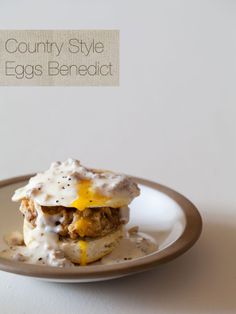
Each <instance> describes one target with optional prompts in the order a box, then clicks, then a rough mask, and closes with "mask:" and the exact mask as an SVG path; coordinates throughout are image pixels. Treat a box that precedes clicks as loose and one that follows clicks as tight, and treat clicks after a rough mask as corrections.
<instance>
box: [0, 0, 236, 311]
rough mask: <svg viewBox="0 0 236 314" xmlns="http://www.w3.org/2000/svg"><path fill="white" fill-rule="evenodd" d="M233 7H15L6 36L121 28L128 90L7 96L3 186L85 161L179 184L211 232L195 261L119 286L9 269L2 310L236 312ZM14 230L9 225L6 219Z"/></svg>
mask: <svg viewBox="0 0 236 314" xmlns="http://www.w3.org/2000/svg"><path fill="white" fill-rule="evenodd" d="M235 21H236V5H235V2H234V1H223V0H222V1H213V0H212V1H210V0H209V1H203V0H200V1H180V0H178V1H174V0H171V1H154V0H153V1H139V2H138V1H123V2H122V1H105V0H103V1H98V2H95V1H71V2H69V1H62V0H59V1H50V2H48V1H46V0H43V1H38V2H32V1H26V0H24V1H21V3H20V4H19V2H18V1H5V2H3V1H2V2H1V3H0V28H5V29H7V28H12V29H20V28H21V29H32V28H36V29H40V28H46V29H50V28H59V29H63V28H68V29H80V28H90V29H92V28H95V29H96V28H117V29H120V31H121V86H120V87H119V88H94V87H91V88H63V87H60V88H59V87H58V88H57V87H55V88H52V87H49V88H46V87H45V88H39V87H35V88H27V87H25V88H7V87H4V88H3V87H2V88H0V140H1V154H0V178H1V179H2V178H7V177H10V176H15V175H19V174H23V173H29V172H32V171H37V170H39V169H45V168H47V167H48V165H49V163H50V162H51V161H52V160H60V159H61V160H62V159H65V158H67V157H68V156H72V157H78V158H80V159H81V160H82V161H83V162H84V163H85V164H87V165H89V166H94V167H99V168H109V169H114V170H120V171H122V172H126V173H130V174H133V175H136V176H140V177H146V178H148V179H152V180H156V181H158V182H161V183H163V184H165V185H168V186H171V187H172V188H174V189H176V190H178V191H179V192H181V193H183V194H184V195H186V196H187V197H188V198H189V199H191V200H192V201H193V202H194V203H195V204H196V205H197V206H198V208H199V210H200V212H201V214H202V217H203V220H204V229H203V234H202V236H201V238H200V240H199V242H198V243H197V244H196V245H195V246H194V247H193V248H192V249H191V250H190V251H189V252H187V253H186V254H184V255H183V256H181V257H179V258H178V259H176V260H175V261H172V262H170V263H168V264H166V265H162V266H160V267H158V268H157V269H156V270H153V271H150V272H146V273H143V274H138V275H134V276H132V277H127V278H121V279H117V280H114V281H107V282H101V283H89V284H55V283H47V282H41V281H38V280H34V279H30V278H24V277H20V276H16V275H13V274H7V273H4V272H0V313H1V314H22V313H26V314H28V313H29V314H31V313H34V314H38V313H43V314H47V313H50V314H51V313H56V314H61V313H71V314H73V313H96V314H103V313H124V314H129V313H136V314H137V313H160V314H162V313H173V314H184V313H186V314H192V313H194V314H195V313H196V314H199V313H204V314H205V313H206V314H209V313H219V314H224V313H236V297H235V291H236V270H235V260H236V251H235V241H236V240H235V239H236V228H235V221H236V210H235V208H236V198H235V175H236V164H235V160H236V145H235V143H236V127H235V122H236V121H235V120H236V118H235V116H236V109H235V108H236V107H235V102H236V92H235V91H236V89H235V85H236V84H235V83H236V69H235V65H236V41H235V38H236V37H235V35H236V34H235V33H236V22H235ZM6 223H7V222H6Z"/></svg>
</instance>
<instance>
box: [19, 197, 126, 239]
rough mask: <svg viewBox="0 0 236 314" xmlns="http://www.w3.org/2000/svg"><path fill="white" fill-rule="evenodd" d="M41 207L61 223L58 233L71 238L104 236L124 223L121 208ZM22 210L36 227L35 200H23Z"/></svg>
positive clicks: (57, 222) (57, 223)
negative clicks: (80, 209) (121, 217)
mask: <svg viewBox="0 0 236 314" xmlns="http://www.w3.org/2000/svg"><path fill="white" fill-rule="evenodd" d="M41 208H42V211H43V213H44V214H45V215H49V216H52V217H53V216H54V217H56V221H55V225H58V226H59V225H60V228H58V229H59V232H58V234H59V235H60V236H61V237H70V238H71V239H78V238H84V237H91V238H96V237H102V236H105V235H107V234H109V233H111V232H113V231H115V230H117V228H118V227H119V226H120V225H121V224H122V222H121V219H120V210H119V208H111V207H101V208H100V207H99V208H92V209H91V208H86V209H85V210H83V211H79V210H77V209H76V208H72V207H63V206H51V207H47V206H41ZM20 211H21V212H22V213H23V214H24V216H25V219H26V220H27V221H28V222H30V223H31V224H32V226H33V227H35V226H36V218H37V211H36V209H35V206H34V202H33V201H32V200H28V199H24V200H22V203H21V207H20Z"/></svg>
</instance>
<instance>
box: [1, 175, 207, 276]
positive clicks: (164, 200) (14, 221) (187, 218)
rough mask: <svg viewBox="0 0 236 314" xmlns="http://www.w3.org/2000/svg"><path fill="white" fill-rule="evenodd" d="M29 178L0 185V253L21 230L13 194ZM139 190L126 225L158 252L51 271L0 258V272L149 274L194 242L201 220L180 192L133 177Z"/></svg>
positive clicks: (48, 268) (52, 274) (43, 274)
mask: <svg viewBox="0 0 236 314" xmlns="http://www.w3.org/2000/svg"><path fill="white" fill-rule="evenodd" d="M29 177H30V176H29V175H28V176H23V177H17V178H12V179H8V180H4V181H1V182H0V249H3V248H5V244H4V241H3V237H4V235H6V234H7V233H9V232H11V231H15V230H18V231H21V230H22V223H23V219H22V214H21V213H20V212H19V210H18V207H19V204H16V203H13V202H12V201H11V196H12V194H13V191H14V190H15V189H16V188H18V187H20V186H22V185H24V184H25V182H26V180H28V178H29ZM134 180H135V181H136V182H137V183H138V184H139V186H140V188H141V196H140V197H138V198H136V199H135V200H134V201H133V203H132V205H131V210H130V223H129V224H128V226H127V227H128V228H129V227H131V226H136V225H138V226H139V228H140V231H142V232H145V233H147V234H149V235H151V236H152V237H153V238H154V239H155V240H156V242H157V243H158V250H157V251H155V252H154V253H152V254H149V255H147V256H145V257H142V258H138V259H136V260H131V261H125V262H122V263H118V264H112V265H92V264H90V265H88V266H77V267H74V268H69V269H68V268H66V269H61V268H56V267H49V266H39V265H30V264H25V263H22V262H17V261H13V260H9V259H5V258H0V270H3V271H8V272H12V273H16V274H21V275H26V276H32V277H36V278H41V279H45V280H51V281H61V282H91V281H101V280H108V279H113V278H118V277H122V276H125V275H130V274H133V273H137V272H140V271H144V270H148V269H150V268H153V267H155V266H157V265H159V264H161V263H164V262H167V261H169V260H171V259H174V258H175V257H177V256H178V255H180V254H182V253H183V252H185V251H186V250H188V249H189V248H190V247H191V246H192V245H193V244H194V243H195V242H196V241H197V239H198V237H199V235H200V233H201V229H202V221H201V217H200V215H199V213H198V211H197V209H196V207H195V206H194V205H193V204H192V203H191V202H190V201H188V200H187V199H186V198H185V197H184V196H182V195H180V194H179V193H177V192H175V191H173V190H171V189H169V188H167V187H164V186H162V185H160V184H157V183H154V182H151V181H148V180H143V179H139V178H134Z"/></svg>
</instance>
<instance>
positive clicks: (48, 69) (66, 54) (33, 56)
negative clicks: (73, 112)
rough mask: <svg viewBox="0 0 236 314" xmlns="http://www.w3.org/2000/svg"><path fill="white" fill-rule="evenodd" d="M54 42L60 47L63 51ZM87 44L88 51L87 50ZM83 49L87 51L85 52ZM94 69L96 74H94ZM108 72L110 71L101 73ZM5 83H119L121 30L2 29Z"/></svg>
mask: <svg viewBox="0 0 236 314" xmlns="http://www.w3.org/2000/svg"><path fill="white" fill-rule="evenodd" d="M81 41H82V43H83V44H82V47H81V45H80V42H81ZM46 43H47V44H46ZM70 43H71V44H72V45H71V44H70ZM93 43H94V46H93ZM38 44H39V45H38ZM97 44H98V45H99V49H97ZM55 45H57V47H60V52H59V51H58V50H57V49H56V48H55ZM75 45H76V47H75ZM85 45H86V48H87V49H89V52H88V51H86V49H85ZM101 45H102V48H103V49H102V50H101ZM43 47H44V48H43ZM78 48H79V52H77V53H72V52H75V51H78V50H77V49H78ZM94 48H95V51H93V49H94ZM75 49H76V50H75ZM45 50H46V51H45ZM71 51H72V52H71ZM84 51H85V52H86V53H87V55H85V54H84V53H83V52H84ZM97 51H99V53H98V52H97ZM32 52H33V53H32ZM109 65H110V68H109ZM71 66H72V68H71ZM95 66H96V70H95ZM76 68H77V69H78V70H77V71H76ZM23 69H24V70H23ZM101 69H102V70H101ZM39 70H40V72H41V73H40V72H39ZM108 70H109V72H108ZM95 71H96V72H97V73H98V74H97V75H93V73H95ZM104 71H105V72H104ZM31 73H34V74H31ZM105 73H109V74H108V75H102V74H105ZM39 74H40V75H39ZM52 74H53V75H52ZM90 74H91V75H90ZM2 85H3V86H5V85H6V86H20V85H23V86H29V85H30V86H42V85H44V86H50V85H52V86H117V85H119V31H117V30H91V29H90V30H84V29H83V30H60V31H58V30H29V29H27V30H2V31H1V33H0V86H2Z"/></svg>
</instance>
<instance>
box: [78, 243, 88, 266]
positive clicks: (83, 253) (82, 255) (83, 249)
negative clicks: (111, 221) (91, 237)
mask: <svg viewBox="0 0 236 314" xmlns="http://www.w3.org/2000/svg"><path fill="white" fill-rule="evenodd" d="M87 246H88V245H87V242H86V241H83V240H80V241H79V248H80V265H81V266H85V265H86V264H87Z"/></svg>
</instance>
